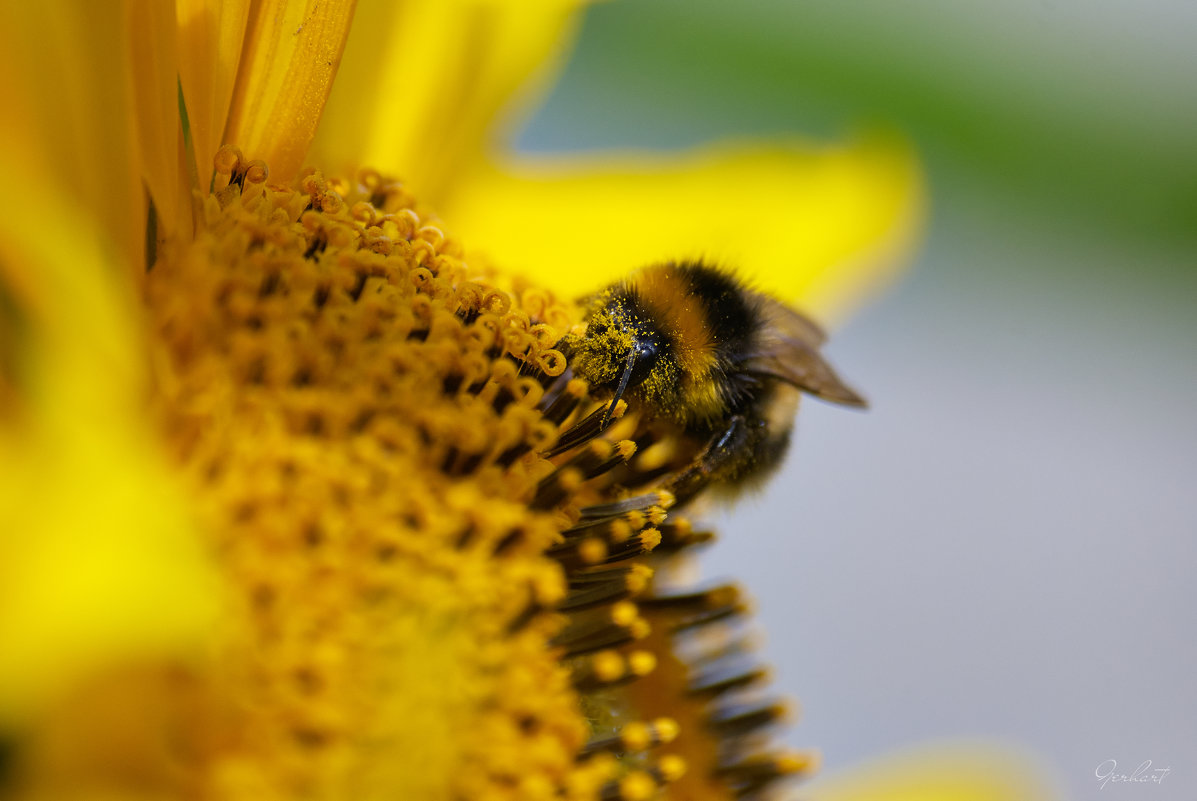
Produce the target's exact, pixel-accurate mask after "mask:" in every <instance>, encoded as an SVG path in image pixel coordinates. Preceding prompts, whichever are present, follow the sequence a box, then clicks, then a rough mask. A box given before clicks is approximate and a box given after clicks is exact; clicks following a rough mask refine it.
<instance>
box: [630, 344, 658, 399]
mask: <svg viewBox="0 0 1197 801" xmlns="http://www.w3.org/2000/svg"><path fill="white" fill-rule="evenodd" d="M632 354H633V355H632V375H631V376H630V378H629V379H628V385H629V386H633V387H636V386H639V385H640V384H643V383H644V382H645V380H646V379H647V378H648V376H649V373H651V372H652V370H653V368H654V367H656V366H657V360H658V358H659V356H660V354H661V344H660V343H659V342H658V341H657V339H656V337H651V336H638V337H636V341H635V344H634V345H633V346H632Z"/></svg>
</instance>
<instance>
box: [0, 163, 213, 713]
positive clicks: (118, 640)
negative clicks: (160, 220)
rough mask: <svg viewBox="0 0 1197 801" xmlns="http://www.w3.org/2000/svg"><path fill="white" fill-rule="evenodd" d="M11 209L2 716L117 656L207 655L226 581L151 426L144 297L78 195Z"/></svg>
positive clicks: (0, 483) (0, 513) (1, 565)
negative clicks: (49, 217) (50, 223)
mask: <svg viewBox="0 0 1197 801" xmlns="http://www.w3.org/2000/svg"><path fill="white" fill-rule="evenodd" d="M0 157H2V161H3V172H4V174H5V175H6V176H7V177H8V178H9V180H11V181H14V182H15V183H16V185H19V186H22V187H24V193H25V196H24V198H23V200H24V202H23V203H19V204H10V205H9V207H8V208H7V209H6V210H5V213H4V215H0V300H2V301H3V303H0V314H3V315H4V316H5V317H6V318H8V319H7V320H6V321H5V324H4V325H3V326H0V330H2V331H5V332H9V335H10V336H11V340H10V341H8V342H5V343H3V347H4V348H5V349H6V351H7V352H6V353H5V356H4V359H3V362H0V364H4V365H5V366H6V369H8V370H10V371H11V374H12V375H11V377H10V378H9V379H8V380H6V381H5V383H8V384H9V385H10V386H9V388H8V397H7V398H6V400H7V401H8V402H7V404H6V406H5V407H4V408H3V409H0V716H3V717H9V716H12V715H17V714H20V713H21V712H22V711H23V710H24V709H26V708H27V707H29V706H30V705H33V704H39V703H40V702H42V701H44V700H46V699H47V697H48V696H49V695H51V694H52V693H54V692H56V691H58V690H60V689H62V688H64V686H65V685H67V684H69V683H70V682H71V681H73V680H74V679H76V678H78V677H81V676H83V675H85V674H86V673H88V672H90V671H92V670H95V669H98V668H100V667H101V666H102V665H103V664H106V663H108V662H110V661H113V660H118V659H119V660H125V659H129V658H138V657H140V656H146V655H148V654H160V653H162V652H163V651H169V652H171V653H173V654H178V653H180V652H181V651H182V652H186V653H187V654H195V653H197V651H198V649H199V647H200V643H201V642H202V639H201V638H202V636H204V635H205V634H206V631H207V626H208V625H209V623H210V621H211V620H212V618H213V614H214V612H215V608H214V603H215V600H216V597H217V595H216V593H215V587H216V586H217V585H216V582H215V579H214V574H213V573H212V572H211V568H210V565H209V563H208V562H207V561H206V559H205V558H204V555H203V553H202V552H201V550H200V548H199V545H198V542H199V541H198V539H197V537H196V536H195V534H194V532H193V530H192V528H191V524H190V522H189V519H188V517H187V513H186V510H187V508H188V507H187V505H186V504H185V503H184V502H183V501H182V496H181V494H180V492H179V491H178V489H177V488H176V487H175V485H174V484H173V483H172V481H171V480H170V479H169V478H168V476H170V475H171V473H170V472H168V470H167V468H166V462H165V459H164V458H162V457H161V456H160V454H159V453H158V452H157V450H156V448H155V446H154V444H153V440H152V436H153V430H152V428H148V427H147V426H146V408H147V400H146V392H147V386H146V376H145V369H144V368H145V365H144V360H145V349H144V346H143V345H142V344H141V340H142V337H144V333H143V332H142V330H141V327H140V325H139V324H138V320H139V319H140V314H139V311H138V307H137V302H136V300H135V299H134V297H132V294H131V292H130V291H129V289H130V288H129V286H128V285H127V284H125V283H123V281H122V278H123V276H121V274H120V273H119V272H118V271H117V270H116V269H115V268H114V267H113V266H112V265H111V264H110V262H111V260H112V254H111V253H110V252H109V251H108V249H107V248H106V246H105V245H104V240H103V237H102V235H101V234H100V232H98V231H97V230H96V229H95V227H94V226H93V225H92V224H91V223H90V222H89V221H88V220H87V219H86V218H85V217H83V216H81V215H79V213H78V209H77V208H76V207H75V206H74V205H73V204H71V203H70V202H69V200H67V199H66V198H62V197H59V198H56V199H55V200H54V201H53V208H54V220H55V226H56V230H60V231H63V232H69V236H63V235H57V236H54V235H47V232H46V230H45V228H44V219H45V217H44V209H46V208H49V207H51V201H50V199H49V198H48V197H45V196H43V195H42V192H43V191H44V190H43V189H42V187H41V186H40V184H39V183H38V182H37V181H36V180H35V179H34V178H33V177H32V176H30V175H29V174H28V173H27V171H26V170H25V169H24V168H23V165H20V164H18V163H13V159H12V154H10V153H7V152H3V153H0Z"/></svg>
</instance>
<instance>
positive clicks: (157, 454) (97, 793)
mask: <svg viewBox="0 0 1197 801" xmlns="http://www.w3.org/2000/svg"><path fill="white" fill-rule="evenodd" d="M371 16H376V18H371ZM351 21H353V22H354V25H353V26H352V30H351V26H350V22H351ZM575 21H576V9H575V8H574V7H573V5H572V4H569V3H555V2H546V3H544V4H541V6H540V7H538V8H537V10H536V13H535V14H530V13H529V11H528V9H527V8H524V7H519V8H516V7H515V5H514V4H513V5H512V6H510V7H509V6H506V5H503V4H499V3H484V4H477V5H475V4H458V3H449V4H428V3H401V4H395V5H394V6H393V7H392V8H389V9H385V10H384V9H381V8H369V9H366V8H363V9H360V10H358V13H357V18H356V20H355V19H354V7H353V3H352V2H335V1H334V2H329V0H324V2H319V3H317V2H309V3H307V4H303V3H296V4H287V3H281V2H270V0H263V2H259V3H209V2H189V1H187V0H180V2H178V3H177V4H175V5H173V6H171V5H164V4H160V3H154V2H135V1H134V0H129V1H128V2H125V3H122V4H120V6H119V8H115V9H114V8H111V7H108V6H104V7H99V6H96V5H88V4H84V3H78V4H57V3H46V4H7V5H6V6H5V7H4V9H3V10H0V36H3V37H4V38H5V47H4V48H0V60H3V62H4V63H3V66H4V68H5V69H4V72H3V75H4V78H3V79H2V80H0V93H2V94H0V100H2V101H3V102H4V105H5V108H6V110H7V113H8V116H9V120H10V122H9V124H7V125H6V126H5V128H4V129H3V130H2V131H0V137H2V138H0V165H2V167H3V171H4V174H5V175H7V176H8V177H9V179H10V182H11V183H10V186H11V187H12V189H13V192H12V195H11V198H12V200H13V202H11V203H10V204H9V205H8V207H7V208H6V210H5V213H4V214H3V215H0V229H2V234H3V235H2V236H0V531H2V534H0V586H3V591H2V592H0V632H2V634H0V737H2V738H3V743H4V745H3V750H4V752H5V754H6V755H7V756H6V759H5V762H6V765H7V768H6V771H5V776H4V782H5V783H4V786H3V789H4V791H5V792H6V794H8V795H11V796H13V797H21V798H114V797H120V798H145V799H150V798H153V799H164V798H221V799H223V798H247V799H248V798H254V799H263V798H267V799H269V798H279V799H284V798H329V799H332V798H349V797H354V798H376V797H377V798H383V797H387V798H395V797H400V798H471V799H472V798H479V799H483V798H519V799H536V798H578V799H582V798H598V797H602V798H626V799H634V798H646V797H650V796H651V795H653V794H654V793H657V792H665V793H667V794H669V796H670V797H676V798H730V797H735V796H738V795H750V794H754V793H758V792H763V791H765V790H766V789H768V788H769V787H771V786H773V785H774V783H775V781H776V780H777V779H778V778H779V777H782V776H785V775H790V774H796V773H803V772H805V771H807V770H809V769H810V768H811V767H812V765H813V764H814V762H815V758H814V756H813V755H810V754H801V753H788V752H785V751H782V750H779V749H778V748H776V747H775V746H773V745H772V744H771V742H770V740H769V738H768V736H767V735H768V731H769V730H770V728H771V727H772V726H773V725H774V724H775V723H776V722H777V721H778V720H779V719H781V718H782V717H784V715H785V707H784V705H783V704H780V703H777V702H775V701H772V700H770V699H768V698H767V697H766V698H764V699H763V700H762V699H761V698H760V697H758V696H757V695H755V693H756V692H757V691H758V690H759V688H760V685H761V681H762V678H763V676H764V671H762V670H761V669H759V668H757V667H754V666H751V665H748V666H745V665H744V664H743V662H744V660H745V658H746V656H747V655H746V653H745V651H744V649H743V646H742V640H741V628H742V625H741V624H742V621H743V618H744V601H743V600H742V598H741V597H740V594H739V591H738V590H737V589H736V588H735V587H732V586H722V587H708V588H704V589H694V588H692V587H688V586H677V585H673V584H671V583H669V582H668V581H666V580H665V578H664V576H665V574H667V573H669V572H670V571H669V570H668V569H667V568H668V567H669V564H670V561H669V560H670V559H671V558H672V555H676V554H678V553H679V552H684V551H685V550H686V549H687V548H688V547H690V546H692V545H694V544H698V543H701V542H703V541H706V540H709V539H710V537H711V536H712V535H711V534H710V533H709V532H704V531H703V530H702V529H701V528H700V527H695V526H694V525H693V523H692V522H691V521H689V520H687V519H686V518H684V517H679V516H677V515H676V514H674V513H671V512H670V505H671V503H672V499H671V497H670V496H669V494H668V493H666V492H663V491H652V490H651V489H650V490H646V491H644V492H641V493H639V494H632V495H628V494H627V493H622V492H621V491H620V489H619V487H620V482H619V481H617V480H616V478H615V476H616V475H623V476H626V474H627V471H628V470H635V469H638V468H637V464H639V466H640V468H642V469H644V470H650V468H651V469H658V470H659V469H668V468H669V466H670V465H669V464H668V463H667V462H666V463H661V464H654V465H651V466H646V465H647V463H646V462H643V461H642V462H640V463H637V462H636V458H637V456H636V454H637V451H638V450H645V453H647V450H648V449H645V448H644V446H645V444H647V443H646V441H645V440H644V439H643V437H642V435H641V433H640V432H641V431H642V430H643V429H642V426H641V425H640V423H641V422H643V421H639V420H638V419H637V415H636V414H634V413H627V414H625V415H624V416H623V418H622V419H620V420H619V421H617V424H616V426H615V427H614V428H613V429H612V430H611V431H610V432H607V433H604V435H603V436H597V434H598V431H597V429H596V428H595V427H594V426H593V423H592V422H591V423H588V422H587V421H588V420H589V421H593V419H594V416H593V414H591V415H589V416H588V410H589V409H590V408H591V407H592V406H593V403H592V402H591V399H590V398H589V396H588V390H587V387H586V386H585V384H584V383H583V382H581V381H578V380H576V379H574V380H570V379H569V378H568V375H567V374H566V370H567V367H568V365H567V362H566V359H565V357H564V355H563V354H562V352H561V351H560V350H559V349H558V348H557V347H556V345H557V343H558V341H559V340H560V338H561V336H562V335H563V334H564V333H565V332H567V331H568V330H570V329H571V328H572V327H574V326H576V325H577V324H578V323H579V321H580V310H579V309H578V307H577V306H576V304H575V303H574V302H573V300H572V299H573V298H574V297H575V294H576V292H577V291H578V290H580V289H593V288H594V287H595V286H596V285H601V283H602V282H603V281H605V280H606V279H607V277H608V276H609V275H610V271H611V270H613V269H614V270H616V271H618V270H620V269H623V268H626V266H627V265H631V264H635V263H637V262H639V261H644V260H647V259H650V258H656V257H658V256H660V255H661V253H660V252H659V251H661V250H663V249H669V248H673V249H675V252H676V251H678V250H683V249H684V250H691V249H695V248H698V249H703V248H710V249H714V250H716V252H723V251H725V250H726V251H733V252H735V253H736V255H743V256H745V258H747V259H748V260H749V261H752V262H753V263H759V264H785V265H786V268H785V269H784V270H781V271H778V272H776V274H771V273H769V272H767V271H764V270H761V271H760V272H759V276H758V277H759V279H760V281H761V282H762V283H764V284H766V285H769V286H771V287H772V288H773V289H774V290H775V291H779V292H784V293H786V294H787V295H788V296H789V297H790V298H791V299H795V298H805V299H806V300H808V301H811V302H813V303H816V304H819V306H820V308H822V309H823V311H824V312H827V313H830V312H831V311H833V310H838V309H840V308H842V306H843V304H844V303H845V302H846V301H847V299H848V298H849V297H850V296H852V295H853V294H858V293H859V291H860V289H861V288H862V287H864V286H867V285H872V284H875V282H876V281H877V277H878V276H879V275H882V274H884V273H885V271H886V270H888V269H889V268H890V266H891V265H892V264H894V263H895V257H896V255H898V254H900V253H901V252H902V250H903V249H904V248H905V247H906V245H907V244H908V243H909V241H910V238H911V236H912V232H913V231H914V230H915V228H916V221H917V218H918V207H919V191H918V173H917V168H916V167H915V166H914V163H913V161H912V160H911V158H910V157H909V154H908V153H907V152H906V151H905V150H904V149H902V148H901V147H898V146H894V145H892V144H888V145H884V146H878V145H874V144H867V145H859V146H850V147H837V148H825V149H822V150H811V149H806V150H802V149H797V148H796V147H795V146H793V145H792V144H790V145H787V146H785V147H780V148H773V149H745V148H723V149H713V150H710V151H707V152H704V153H699V154H690V155H686V156H679V157H677V158H675V159H673V160H672V161H669V162H661V161H654V162H652V163H648V162H644V161H641V162H639V163H638V164H630V165H629V164H628V163H626V162H625V164H624V166H623V168H622V170H620V169H612V168H609V167H607V166H604V167H603V169H601V170H600V169H599V168H598V167H596V165H595V164H594V163H591V164H581V165H578V164H574V165H570V164H567V163H564V162H554V163H548V162H547V161H546V162H537V161H533V160H528V159H515V158H512V157H496V156H495V155H494V154H493V153H491V152H490V151H489V150H488V143H489V140H488V139H487V138H485V136H484V132H485V131H487V130H490V126H489V122H490V120H492V119H493V118H494V117H495V116H496V115H497V113H498V112H499V110H500V109H501V108H503V107H505V105H506V101H507V100H508V98H509V97H510V95H511V94H512V93H513V92H514V91H515V90H516V89H517V88H518V87H520V86H523V85H524V84H525V82H526V81H527V80H528V79H529V77H531V76H533V74H534V73H537V72H538V71H540V70H541V69H542V65H543V63H544V59H545V58H546V57H547V56H548V54H550V53H557V54H560V52H561V47H562V45H561V43H562V41H564V39H565V38H567V35H568V32H569V31H570V29H571V28H572V26H573V25H574V24H575ZM334 78H336V79H337V80H336V82H334ZM330 93H331V96H330ZM326 102H327V108H326ZM227 143H235V146H234V145H231V144H227ZM311 164H316V165H318V166H319V167H320V169H313V168H312V167H310V166H307V165H311ZM395 176H403V178H404V180H403V182H402V183H401V182H400V181H399V180H397V179H396V177H395ZM798 178H801V180H797V179H798ZM816 209H817V214H815V213H814V211H815V210H816ZM804 215H805V216H804ZM791 219H799V220H805V223H806V224H805V225H804V226H802V227H801V235H800V236H798V235H795V234H792V233H790V231H791V228H793V226H791V227H789V228H786V227H782V226H780V225H779V226H777V230H778V231H779V232H780V233H778V235H777V236H771V235H770V231H771V230H773V227H774V225H775V224H776V223H778V222H779V221H780V220H787V221H788V220H791ZM461 232H464V233H461ZM483 246H484V247H485V248H486V249H485V250H482V249H481V247H483ZM563 266H564V267H565V269H563ZM562 273H568V274H570V275H578V276H585V280H584V281H583V282H581V283H579V284H578V285H576V286H575V285H574V284H571V283H568V282H567V281H566V280H565V279H564V278H563V277H562V275H561V274H562ZM620 411H621V412H622V411H623V409H622V408H621V409H620ZM567 435H568V436H567ZM563 439H570V442H569V446H568V447H565V445H564V444H563ZM546 454H550V455H551V457H552V458H547V457H546ZM640 458H641V459H644V458H645V455H644V454H642V455H641V457H640ZM653 458H656V459H658V460H659V459H660V456H659V454H658V455H657V456H654V457H653ZM619 471H622V472H619Z"/></svg>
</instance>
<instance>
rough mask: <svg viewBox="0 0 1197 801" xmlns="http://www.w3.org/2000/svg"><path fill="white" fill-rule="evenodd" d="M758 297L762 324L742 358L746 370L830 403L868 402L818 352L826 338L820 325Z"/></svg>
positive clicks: (863, 403)
mask: <svg viewBox="0 0 1197 801" xmlns="http://www.w3.org/2000/svg"><path fill="white" fill-rule="evenodd" d="M761 301H762V303H763V304H764V305H763V306H762V309H761V311H762V313H763V314H764V316H765V320H766V324H765V326H764V327H763V328H762V330H761V334H760V342H759V344H758V346H757V348H756V349H755V351H754V352H753V354H752V355H751V356H750V357H749V358H748V360H747V362H745V365H744V367H745V369H746V370H747V371H748V372H749V373H753V374H756V375H761V376H769V377H771V378H776V379H779V380H781V381H784V382H786V383H787V384H792V385H793V386H795V387H797V388H798V389H801V390H803V391H804V392H809V393H810V394H812V395H814V396H815V397H818V398H822V399H823V400H826V401H831V402H832V403H842V404H844V405H845V406H859V407H862V408H863V407H865V406H867V405H868V403H867V402H866V401H865V399H864V398H862V397H861V396H860V395H858V394H857V393H856V391H855V390H853V389H852V388H851V387H849V386H848V385H847V384H845V383H844V381H843V379H841V378H840V377H839V376H838V375H836V372H835V370H833V369H832V368H831V365H830V364H828V363H827V362H826V361H825V360H824V359H823V357H822V356H820V355H819V346H820V345H822V344H823V343H824V342H825V341H827V335H826V334H825V333H823V329H821V328H819V326H818V325H816V324H815V323H813V322H812V321H811V320H809V319H807V318H806V317H804V316H802V315H801V314H799V313H798V312H796V311H794V310H793V309H791V308H789V307H788V306H784V305H782V304H781V303H779V302H778V301H776V300H773V299H772V298H769V297H766V296H763V295H762V296H761Z"/></svg>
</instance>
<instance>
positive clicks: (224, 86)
mask: <svg viewBox="0 0 1197 801" xmlns="http://www.w3.org/2000/svg"><path fill="white" fill-rule="evenodd" d="M175 9H176V14H177V15H178V38H179V85H180V86H181V87H182V90H183V100H184V102H185V103H186V105H187V120H188V123H189V125H190V129H191V141H192V150H193V152H194V153H195V163H196V168H197V170H198V175H199V189H200V190H201V191H205V192H206V191H207V190H208V185H209V183H210V181H211V177H212V158H213V156H215V155H216V150H217V149H218V148H219V147H220V146H221V144H223V142H222V141H221V139H222V138H223V136H224V126H225V122H226V121H227V120H228V116H229V103H230V102H231V101H232V97H233V85H234V82H235V81H236V79H237V65H238V64H240V63H241V46H242V42H243V41H244V39H245V25H246V22H247V21H248V19H249V0H235V1H233V0H230V1H229V2H222V0H176V2H175Z"/></svg>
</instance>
